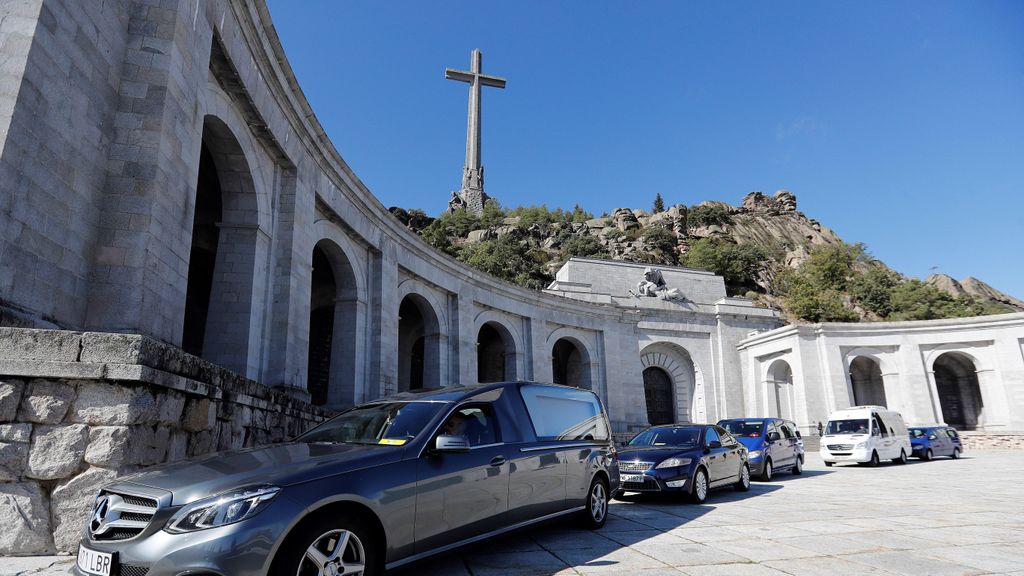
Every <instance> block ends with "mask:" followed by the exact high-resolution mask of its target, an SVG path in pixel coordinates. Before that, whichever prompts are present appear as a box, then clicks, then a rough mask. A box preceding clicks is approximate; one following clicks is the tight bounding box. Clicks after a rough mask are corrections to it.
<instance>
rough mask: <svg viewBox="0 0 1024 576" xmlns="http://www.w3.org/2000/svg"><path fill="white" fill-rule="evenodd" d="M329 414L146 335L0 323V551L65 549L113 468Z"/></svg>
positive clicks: (271, 433) (274, 436) (279, 436)
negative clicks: (5, 325) (10, 325)
mask: <svg viewBox="0 0 1024 576" xmlns="http://www.w3.org/2000/svg"><path fill="white" fill-rule="evenodd" d="M327 415H328V414H327V412H325V411H323V410H321V409H319V408H316V407H313V406H311V405H308V404H305V403H303V402H301V401H298V400H296V399H294V398H292V397H290V396H286V395H284V394H281V393H279V392H275V391H273V390H271V389H269V388H267V387H265V386H263V385H260V384H257V383H256V382H252V381H250V380H246V379H244V378H242V377H240V376H238V375H236V374H233V373H231V372H228V371H227V370H224V369H222V368H219V367H217V366H214V365H212V364H210V363H208V362H205V361H203V360H200V359H198V358H196V357H194V356H191V355H188V354H185V353H184V352H182V351H181V350H180V349H178V348H175V347H172V346H168V345H166V344H162V343H160V342H157V341H155V340H152V339H149V338H146V337H144V336H136V335H125V334H105V333H88V332H87V333H80V332H68V331H59V330H23V329H22V330H19V329H10V328H0V525H2V526H4V528H5V529H4V530H2V531H0V556H3V555H27V554H47V553H53V552H72V551H73V550H74V549H75V547H76V546H77V542H78V538H79V533H80V530H81V528H82V525H83V522H84V519H85V517H86V515H87V514H88V512H89V509H90V506H91V504H92V500H93V497H94V496H95V494H96V492H97V490H98V489H99V488H100V487H101V486H102V485H103V484H105V483H107V482H109V481H110V480H112V479H113V478H115V477H117V476H120V475H124V474H128V473H131V472H133V471H135V470H138V469H139V468H141V467H143V466H149V465H153V464H159V463H162V462H173V461H175V460H181V459H185V458H191V457H193V456H199V455H202V454H207V453H210V452H216V451H220V450H230V449H236V448H242V447H248V446H255V445H259V444H264V443H268V442H274V441H279V440H283V439H285V438H288V437H291V436H294V435H296V434H299V433H301V432H303V431H305V430H306V429H308V428H310V427H311V426H313V425H314V424H315V423H317V422H319V421H321V420H322V419H324V418H325V417H326V416H327Z"/></svg>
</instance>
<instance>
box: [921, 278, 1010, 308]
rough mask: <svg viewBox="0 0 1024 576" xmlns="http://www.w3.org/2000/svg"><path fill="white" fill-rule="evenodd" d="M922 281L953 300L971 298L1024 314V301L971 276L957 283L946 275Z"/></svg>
mask: <svg viewBox="0 0 1024 576" xmlns="http://www.w3.org/2000/svg"><path fill="white" fill-rule="evenodd" d="M924 281H925V283H927V284H931V285H932V286H935V287H936V288H938V289H939V290H942V291H943V292H945V293H947V294H949V295H950V296H953V297H954V298H971V299H973V300H975V301H977V302H983V303H987V304H991V305H994V306H997V307H1000V308H1004V309H1005V310H1006V311H1007V312H1024V301H1021V300H1018V299H1017V298H1014V297H1013V296H1010V295H1009V294H1006V293H1004V292H1000V291H999V290H996V289H995V288H993V287H991V286H989V285H988V284H986V283H984V282H982V281H981V280H978V279H977V278H974V277H971V276H968V277H967V278H964V279H963V280H962V281H959V282H958V281H956V280H954V279H953V278H952V277H951V276H949V275H947V274H932V275H930V276H928V277H927V278H925V280H924Z"/></svg>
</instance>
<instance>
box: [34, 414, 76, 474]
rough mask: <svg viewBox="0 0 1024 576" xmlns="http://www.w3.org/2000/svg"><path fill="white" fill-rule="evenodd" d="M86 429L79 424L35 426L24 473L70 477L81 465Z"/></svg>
mask: <svg viewBox="0 0 1024 576" xmlns="http://www.w3.org/2000/svg"><path fill="white" fill-rule="evenodd" d="M88 442H89V428H88V426H83V425H82V424H71V425H69V426H39V427H38V428H36V433H35V437H34V438H33V439H32V448H31V450H30V451H29V457H28V470H27V471H26V473H25V476H27V477H29V478H37V479H39V480H57V479H60V478H65V477H67V476H70V475H71V474H72V473H74V472H75V471H76V470H78V467H79V466H80V465H81V464H82V458H83V457H84V456H85V446H86V444H88Z"/></svg>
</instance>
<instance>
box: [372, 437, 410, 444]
mask: <svg viewBox="0 0 1024 576" xmlns="http://www.w3.org/2000/svg"><path fill="white" fill-rule="evenodd" d="M405 443H406V439H405V438H381V439H380V442H378V444H384V445H386V446H401V445H402V444H405Z"/></svg>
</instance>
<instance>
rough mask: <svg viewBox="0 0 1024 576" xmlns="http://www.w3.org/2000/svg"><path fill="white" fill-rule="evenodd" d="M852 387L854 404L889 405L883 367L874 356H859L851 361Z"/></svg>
mask: <svg viewBox="0 0 1024 576" xmlns="http://www.w3.org/2000/svg"><path fill="white" fill-rule="evenodd" d="M850 388H851V389H852V392H853V405H854V406H888V404H887V402H886V398H885V385H884V384H883V382H882V368H881V366H879V365H878V362H877V361H876V360H875V359H874V358H870V357H868V356H857V357H856V358H854V359H853V361H852V362H850Z"/></svg>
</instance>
